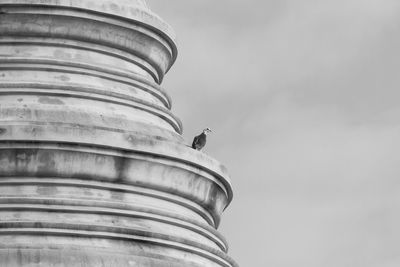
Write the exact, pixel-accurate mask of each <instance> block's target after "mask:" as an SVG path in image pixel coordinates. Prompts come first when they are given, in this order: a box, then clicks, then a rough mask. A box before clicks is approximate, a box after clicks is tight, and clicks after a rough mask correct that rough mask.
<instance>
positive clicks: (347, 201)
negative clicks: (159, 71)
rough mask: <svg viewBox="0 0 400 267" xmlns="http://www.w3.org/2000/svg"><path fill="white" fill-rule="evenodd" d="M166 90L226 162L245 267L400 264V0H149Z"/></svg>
mask: <svg viewBox="0 0 400 267" xmlns="http://www.w3.org/2000/svg"><path fill="white" fill-rule="evenodd" d="M147 2H148V4H149V6H150V7H151V9H152V10H153V11H154V12H155V13H157V14H159V15H160V16H161V17H162V18H163V19H165V20H166V21H167V22H168V23H169V24H170V25H171V26H172V27H173V28H174V29H175V31H176V33H177V36H178V50H179V55H178V60H177V62H176V63H175V65H174V66H173V67H172V69H171V70H170V72H169V73H168V74H167V75H166V77H165V79H164V82H163V87H164V88H165V89H166V90H167V91H168V92H169V93H170V95H171V96H172V99H173V109H172V111H173V112H174V113H175V114H176V115H178V116H179V117H180V118H181V119H182V121H183V125H184V137H185V139H186V140H187V142H188V143H190V142H191V140H192V138H193V136H194V135H196V134H198V133H199V132H200V131H201V130H202V129H204V128H205V127H210V128H211V129H213V133H212V135H211V136H210V137H209V138H208V143H207V146H206V147H205V152H206V153H207V154H209V155H211V156H212V157H215V158H216V159H218V160H219V161H221V162H222V163H223V164H224V165H225V166H226V167H227V168H228V170H229V171H230V174H231V178H232V183H233V187H234V200H233V202H232V203H231V205H230V206H229V207H228V209H227V210H226V211H225V213H224V215H223V217H222V224H221V227H220V228H219V231H220V232H222V233H223V234H224V235H225V237H226V238H227V239H228V241H229V244H230V252H229V254H230V255H231V256H232V257H233V258H234V259H235V260H236V261H237V262H238V263H239V265H241V266H242V267H245V266H251V267H303V266H304V267H398V266H400V247H399V243H400V227H399V225H400V104H399V103H400V101H399V100H400V90H399V85H400V73H399V70H400V50H399V48H400V1H398V0H302V1H298V0H247V1H244V0H230V1H226V0H219V1H211V0H202V1H198V0H185V1H181V0H169V1H165V0H148V1H147Z"/></svg>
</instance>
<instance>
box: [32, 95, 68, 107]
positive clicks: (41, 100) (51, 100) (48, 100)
mask: <svg viewBox="0 0 400 267" xmlns="http://www.w3.org/2000/svg"><path fill="white" fill-rule="evenodd" d="M38 101H39V103H41V104H50V105H65V104H64V102H63V101H61V100H60V99H58V98H55V97H48V96H42V97H39V100H38Z"/></svg>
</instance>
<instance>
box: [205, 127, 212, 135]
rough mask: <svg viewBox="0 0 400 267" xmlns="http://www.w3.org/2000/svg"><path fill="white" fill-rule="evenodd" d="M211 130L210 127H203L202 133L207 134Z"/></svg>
mask: <svg viewBox="0 0 400 267" xmlns="http://www.w3.org/2000/svg"><path fill="white" fill-rule="evenodd" d="M211 132H212V131H211V129H210V128H205V129H204V130H203V133H204V134H208V133H211Z"/></svg>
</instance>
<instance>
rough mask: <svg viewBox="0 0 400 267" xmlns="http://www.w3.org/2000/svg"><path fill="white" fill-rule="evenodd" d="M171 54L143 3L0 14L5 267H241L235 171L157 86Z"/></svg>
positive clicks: (0, 197)
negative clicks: (231, 232) (228, 223)
mask: <svg viewBox="0 0 400 267" xmlns="http://www.w3.org/2000/svg"><path fill="white" fill-rule="evenodd" d="M176 51H177V49H176V45H175V42H174V34H173V32H172V30H171V29H170V27H169V26H168V25H167V24H165V23H164V22H163V21H162V20H161V19H160V18H159V17H158V16H156V15H154V14H153V13H152V12H151V11H150V10H149V9H148V7H147V6H146V3H145V2H144V1H142V0H135V1H133V0H119V1H107V0H101V1H99V0H96V1H94V0H93V1H91V0H0V266H2V267H6V266H85V267H87V266H93V267H94V266H96V267H98V266H113V267H117V266H152V267H155V266H160V267H161V266H163V267H164V266H176V267H178V266H182V267H183V266H185V267H187V266H193V267H201V266H210V267H212V266H224V267H230V266H236V265H235V263H234V262H233V261H232V260H231V259H230V258H229V257H228V256H227V255H226V253H227V244H226V242H225V240H224V238H223V237H222V236H221V235H220V234H219V233H218V232H217V231H216V228H217V226H218V224H219V221H220V216H221V213H222V212H223V210H224V209H225V208H226V206H227V205H228V204H229V202H230V201H231V199H232V189H231V185H230V182H229V178H228V175H227V173H226V170H225V168H224V167H223V166H221V165H220V164H219V163H218V162H217V161H215V160H214V159H212V158H210V157H208V156H206V155H205V154H203V153H200V152H198V151H196V150H193V149H191V148H190V147H188V146H187V145H186V144H184V142H183V139H182V137H181V135H180V134H181V131H182V126H181V123H180V121H179V119H177V118H176V117H175V116H174V115H173V114H172V113H171V112H170V108H171V101H170V98H169V96H168V95H167V94H166V92H165V91H164V90H163V89H162V88H161V87H160V86H159V84H160V83H161V81H162V79H163V77H164V75H165V73H166V72H167V71H168V69H169V68H170V67H171V66H172V64H173V63H174V61H175V59H176V54H177V52H176Z"/></svg>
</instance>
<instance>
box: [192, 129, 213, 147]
mask: <svg viewBox="0 0 400 267" xmlns="http://www.w3.org/2000/svg"><path fill="white" fill-rule="evenodd" d="M211 132H212V131H211V129H210V128H206V129H204V130H203V132H202V133H201V134H199V135H198V136H196V137H195V138H194V139H193V143H192V148H193V149H196V150H199V151H200V150H201V149H202V148H203V147H204V146H205V145H206V142H207V134H208V133H211Z"/></svg>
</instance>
